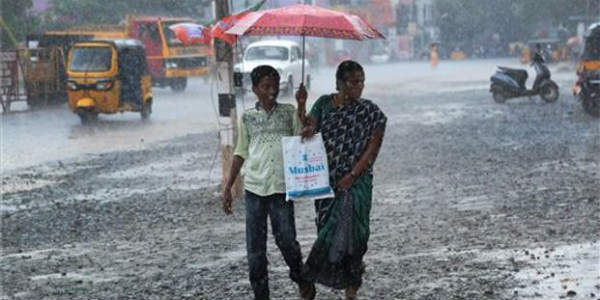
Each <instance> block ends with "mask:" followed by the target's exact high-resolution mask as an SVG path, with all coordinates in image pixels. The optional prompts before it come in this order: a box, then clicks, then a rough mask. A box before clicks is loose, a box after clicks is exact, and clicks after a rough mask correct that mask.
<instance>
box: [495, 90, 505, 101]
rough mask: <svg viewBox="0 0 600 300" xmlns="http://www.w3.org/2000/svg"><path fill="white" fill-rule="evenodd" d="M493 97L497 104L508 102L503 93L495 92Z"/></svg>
mask: <svg viewBox="0 0 600 300" xmlns="http://www.w3.org/2000/svg"><path fill="white" fill-rule="evenodd" d="M492 97H494V101H496V103H504V102H506V96H505V95H504V94H503V93H501V92H494V93H493V94H492Z"/></svg>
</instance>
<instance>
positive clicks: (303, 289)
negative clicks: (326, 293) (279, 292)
mask: <svg viewBox="0 0 600 300" xmlns="http://www.w3.org/2000/svg"><path fill="white" fill-rule="evenodd" d="M298 287H299V288H300V298H301V299H302V300H313V299H315V295H316V294H317V290H316V289H315V284H314V283H312V282H308V281H305V282H302V283H300V284H298Z"/></svg>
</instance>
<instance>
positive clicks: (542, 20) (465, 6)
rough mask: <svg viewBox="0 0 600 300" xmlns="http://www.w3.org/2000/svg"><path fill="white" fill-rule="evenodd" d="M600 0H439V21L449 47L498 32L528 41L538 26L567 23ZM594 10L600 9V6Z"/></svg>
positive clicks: (571, 27)
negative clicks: (571, 17) (570, 18)
mask: <svg viewBox="0 0 600 300" xmlns="http://www.w3.org/2000/svg"><path fill="white" fill-rule="evenodd" d="M588 3H589V4H590V5H591V6H592V8H593V6H595V7H598V5H599V0H568V1H567V0H544V1H540V0H436V1H435V6H436V21H435V22H436V25H437V26H438V27H439V29H440V37H441V42H442V44H445V45H446V46H447V47H454V46H460V45H461V44H474V45H476V44H478V43H481V42H482V41H485V40H489V39H490V38H491V36H492V35H493V34H498V35H499V36H500V38H501V40H502V41H503V42H511V41H518V40H521V41H526V40H528V39H529V38H530V37H532V36H533V35H534V34H535V32H536V30H539V29H546V30H547V29H550V28H552V27H558V26H564V27H566V28H567V29H569V30H571V32H573V31H574V28H575V25H576V23H575V22H573V21H569V17H570V16H578V15H579V16H581V15H586V13H588V12H586V8H587V5H588ZM592 10H593V11H597V8H596V9H595V10H594V9H592Z"/></svg>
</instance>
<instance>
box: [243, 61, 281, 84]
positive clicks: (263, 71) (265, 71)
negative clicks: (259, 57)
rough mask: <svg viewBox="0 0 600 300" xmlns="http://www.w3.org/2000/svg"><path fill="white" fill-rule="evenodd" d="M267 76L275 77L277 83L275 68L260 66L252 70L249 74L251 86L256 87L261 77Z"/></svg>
mask: <svg viewBox="0 0 600 300" xmlns="http://www.w3.org/2000/svg"><path fill="white" fill-rule="evenodd" d="M267 76H271V77H275V78H277V81H279V72H277V70H275V68H273V67H271V66H268V65H261V66H258V67H256V68H254V69H252V72H250V79H252V86H253V87H255V86H258V83H259V82H260V80H261V79H262V78H263V77H267Z"/></svg>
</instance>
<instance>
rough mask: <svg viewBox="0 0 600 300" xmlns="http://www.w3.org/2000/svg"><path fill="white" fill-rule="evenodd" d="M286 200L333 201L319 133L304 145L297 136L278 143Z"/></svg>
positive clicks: (325, 157) (323, 146)
mask: <svg viewBox="0 0 600 300" xmlns="http://www.w3.org/2000/svg"><path fill="white" fill-rule="evenodd" d="M281 142H282V144H283V167H284V174H285V198H286V200H290V199H292V200H305V199H306V200H314V199H322V198H332V197H333V196H334V194H333V189H332V188H331V186H330V185H329V167H328V166H327V152H326V151H325V144H323V138H322V137H321V134H320V133H317V134H315V135H314V136H313V137H312V138H310V139H305V140H304V142H303V141H302V138H301V137H300V136H289V137H287V136H286V137H283V138H282V139H281Z"/></svg>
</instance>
